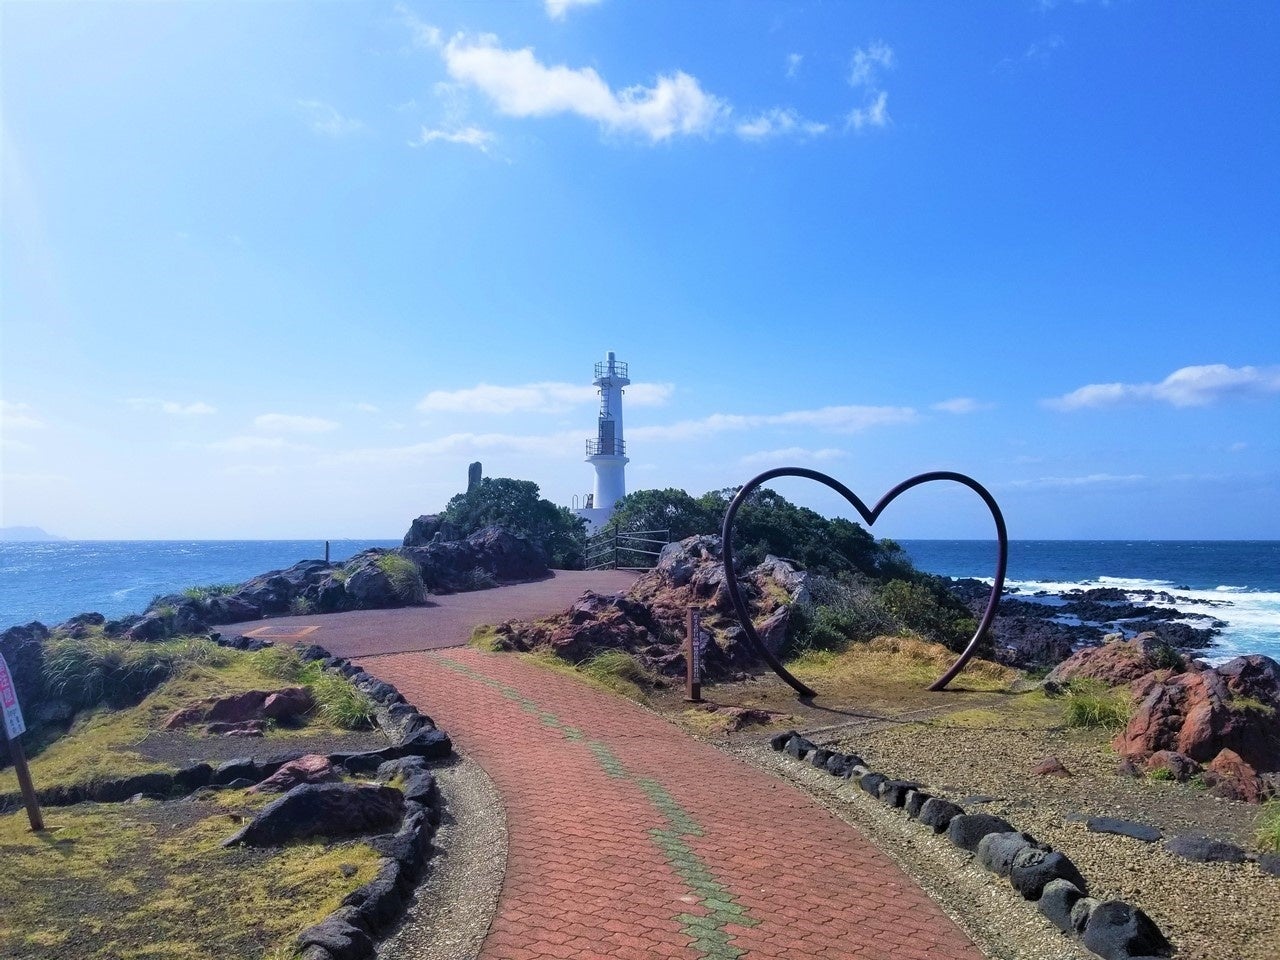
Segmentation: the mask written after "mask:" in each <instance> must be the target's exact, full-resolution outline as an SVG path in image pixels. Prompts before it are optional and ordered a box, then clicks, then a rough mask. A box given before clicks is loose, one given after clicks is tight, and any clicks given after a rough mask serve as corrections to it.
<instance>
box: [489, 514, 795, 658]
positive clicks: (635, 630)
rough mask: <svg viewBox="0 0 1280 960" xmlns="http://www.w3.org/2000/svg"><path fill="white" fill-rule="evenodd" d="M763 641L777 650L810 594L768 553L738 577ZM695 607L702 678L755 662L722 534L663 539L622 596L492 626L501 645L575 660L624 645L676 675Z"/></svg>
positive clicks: (597, 597)
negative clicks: (703, 639) (723, 556)
mask: <svg viewBox="0 0 1280 960" xmlns="http://www.w3.org/2000/svg"><path fill="white" fill-rule="evenodd" d="M739 587H740V589H741V591H742V594H743V598H744V599H745V600H746V602H747V605H748V608H749V609H750V611H751V613H752V617H753V621H754V623H755V626H756V630H757V632H758V633H759V634H760V636H761V639H762V640H763V641H764V642H765V643H766V644H767V645H769V646H771V647H772V648H773V649H774V650H775V651H776V650H778V649H780V648H781V646H782V644H783V643H784V642H785V639H786V633H787V628H788V624H789V620H790V611H791V607H792V605H793V604H794V603H796V602H797V600H804V599H806V598H807V597H808V575H807V574H806V573H804V572H803V571H800V570H797V569H796V567H795V565H794V564H792V563H791V562H789V561H787V560H784V559H782V558H779V557H773V556H770V557H767V558H766V559H765V561H764V562H763V563H761V564H760V565H759V566H757V567H755V568H753V569H751V570H748V571H746V573H744V574H743V575H742V577H741V578H740V580H739ZM690 607H698V608H700V609H701V610H702V611H703V613H702V626H703V629H705V630H707V631H708V633H709V634H710V637H711V642H710V643H708V644H707V645H706V647H705V651H704V654H703V661H702V670H703V676H704V677H706V678H708V679H713V680H714V679H724V678H728V677H732V676H736V675H739V674H740V673H742V672H743V671H744V670H745V669H746V668H747V667H749V666H751V665H752V664H753V663H754V662H755V660H756V656H755V652H754V651H753V650H752V649H751V648H750V646H749V644H748V642H747V640H746V636H745V634H744V633H743V631H742V628H741V627H740V626H739V625H738V621H737V617H736V615H735V614H734V612H733V605H732V602H731V601H730V599H729V590H728V587H727V586H726V585H725V579H724V567H723V565H722V564H721V561H720V538H719V537H713V536H697V537H689V538H688V539H686V540H682V541H680V542H679V543H671V544H667V546H666V547H664V548H663V550H662V553H661V554H660V555H659V557H658V562H657V564H656V565H655V566H654V568H653V569H652V570H650V571H649V572H647V573H645V574H644V575H643V576H641V577H640V578H639V579H638V580H637V581H636V582H635V583H634V584H633V585H632V587H631V589H629V590H628V591H627V592H626V593H623V594H616V595H613V596H604V595H601V594H597V593H592V592H587V593H584V594H583V595H582V597H580V598H579V599H578V601H577V602H576V603H575V604H574V605H573V606H572V607H571V608H570V609H569V610H568V611H566V612H565V613H563V614H561V615H560V616H558V617H554V618H552V619H551V620H545V621H539V622H538V623H520V622H509V623H505V624H502V625H501V626H500V627H499V628H498V630H497V642H498V644H499V646H501V647H504V648H508V649H515V650H532V649H535V648H543V649H550V650H552V651H554V652H555V653H556V654H557V655H558V656H561V657H563V658H564V659H566V660H570V661H573V662H580V661H582V660H585V659H587V658H589V657H590V656H592V655H593V654H595V653H598V652H600V651H602V650H623V651H626V652H627V653H630V654H631V655H632V656H634V657H635V658H636V659H637V660H639V661H640V662H641V663H642V664H643V665H644V666H645V667H647V668H648V669H650V670H652V671H654V672H656V673H660V674H666V675H668V676H676V675H679V674H680V673H682V672H683V671H684V669H685V666H684V664H685V653H684V643H685V632H686V618H687V616H688V611H689V608H690Z"/></svg>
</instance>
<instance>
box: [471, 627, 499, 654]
mask: <svg viewBox="0 0 1280 960" xmlns="http://www.w3.org/2000/svg"><path fill="white" fill-rule="evenodd" d="M467 643H468V645H469V646H472V647H475V648H476V649H477V650H483V651H484V652H485V653H497V652H498V651H499V650H501V649H502V648H501V647H500V646H499V645H498V628H497V627H493V626H487V625H486V626H480V627H476V628H475V629H474V630H472V631H471V639H470V640H469V641H467Z"/></svg>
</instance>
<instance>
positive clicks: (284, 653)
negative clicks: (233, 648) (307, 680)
mask: <svg viewBox="0 0 1280 960" xmlns="http://www.w3.org/2000/svg"><path fill="white" fill-rule="evenodd" d="M246 656H247V657H248V659H249V660H250V662H252V664H253V668H254V669H255V670H256V671H257V672H258V673H260V674H262V675H263V676H264V677H271V678H272V679H273V680H284V681H286V682H289V683H297V682H299V681H301V680H302V675H303V673H304V672H305V671H306V668H307V664H306V661H304V660H303V659H302V658H301V657H300V656H298V651H297V650H295V649H294V648H293V647H289V646H284V645H283V644H282V645H280V646H275V647H263V648H262V649H261V650H255V651H254V652H253V653H250V654H246Z"/></svg>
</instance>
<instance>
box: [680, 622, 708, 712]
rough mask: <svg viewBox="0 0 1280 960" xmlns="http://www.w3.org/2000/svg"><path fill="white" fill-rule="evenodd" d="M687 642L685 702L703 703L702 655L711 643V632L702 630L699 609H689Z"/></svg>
mask: <svg viewBox="0 0 1280 960" xmlns="http://www.w3.org/2000/svg"><path fill="white" fill-rule="evenodd" d="M686 632H687V635H688V636H687V640H686V642H685V648H684V649H685V664H686V668H687V669H686V675H685V697H684V698H685V700H686V701H688V702H689V703H701V702H702V655H703V654H704V653H705V652H706V650H707V644H708V643H710V642H711V634H710V632H709V631H706V630H703V629H702V611H701V610H700V609H698V608H697V607H690V608H689V620H688V624H687V631H686Z"/></svg>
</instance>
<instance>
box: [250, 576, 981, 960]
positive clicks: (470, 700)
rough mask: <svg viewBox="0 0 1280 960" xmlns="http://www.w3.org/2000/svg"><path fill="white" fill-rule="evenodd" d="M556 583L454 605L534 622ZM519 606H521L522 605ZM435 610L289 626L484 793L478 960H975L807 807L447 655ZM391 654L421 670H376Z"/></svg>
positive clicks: (644, 730)
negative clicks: (440, 732)
mask: <svg viewBox="0 0 1280 960" xmlns="http://www.w3.org/2000/svg"><path fill="white" fill-rule="evenodd" d="M563 576H564V575H563V574H561V575H558V576H557V577H556V579H555V580H553V581H543V582H542V584H541V585H539V584H526V585H522V586H521V587H508V588H502V589H500V590H496V591H485V592H483V593H480V594H467V595H464V596H467V597H471V598H475V599H477V600H480V599H483V600H486V601H487V608H488V610H489V611H490V615H489V616H488V617H487V621H488V622H496V621H498V620H501V619H504V618H508V617H512V616H517V615H520V614H521V611H518V610H515V609H513V607H514V606H515V605H517V603H526V604H527V605H528V606H527V608H526V609H525V610H524V611H523V614H524V615H544V614H545V613H547V612H551V611H547V610H543V609H542V606H545V604H541V598H540V596H539V594H538V592H537V591H536V590H535V591H532V592H530V591H528V590H527V589H526V588H529V587H538V586H544V587H547V586H548V585H552V584H555V583H556V581H560V580H561V577H563ZM614 576H615V577H617V578H622V577H626V576H627V575H626V574H615V575H614ZM565 585H566V584H565V583H561V586H565ZM625 585H626V583H625V582H622V583H621V584H620V586H617V587H614V589H622V588H623V587H625ZM596 589H601V587H597V588H596ZM516 590H523V591H525V593H523V594H522V595H521V596H520V598H519V599H518V600H517V601H513V595H512V593H511V592H509V591H516ZM441 599H442V600H444V599H448V598H441ZM569 599H570V600H572V599H573V598H572V597H570V598H569ZM556 602H557V603H559V607H558V608H557V607H553V609H562V608H563V607H564V606H565V605H566V604H567V601H563V600H557V601H556ZM540 604H541V605H540ZM443 608H444V604H442V605H441V607H434V608H426V609H422V608H417V609H414V610H402V611H382V612H379V616H380V619H379V620H377V621H376V623H377V624H378V630H382V631H385V633H378V631H375V630H372V628H369V629H366V628H368V626H369V625H368V624H361V625H360V626H359V634H358V635H356V634H351V635H347V636H344V635H343V631H342V629H340V627H339V625H338V624H337V623H335V622H333V621H336V620H337V618H336V617H326V618H298V620H299V621H300V622H301V621H302V620H310V621H311V622H317V621H321V622H323V624H324V626H323V630H324V631H325V634H322V633H321V632H320V631H315V632H313V633H312V634H311V635H310V636H309V637H307V638H305V639H304V640H299V641H298V642H307V641H309V640H311V639H312V638H314V642H317V643H321V644H322V645H324V646H326V647H330V649H332V650H334V652H339V651H341V652H342V653H343V654H344V655H346V656H350V657H355V658H360V659H361V662H362V665H363V666H364V668H365V669H366V670H369V671H370V672H372V673H374V674H376V675H378V676H380V677H382V678H384V679H386V680H387V681H389V682H390V683H394V684H395V685H396V686H397V687H398V688H399V689H400V690H401V692H403V693H404V695H405V696H406V697H407V698H408V699H409V700H410V701H412V702H413V703H414V704H416V705H418V706H419V707H420V708H421V709H423V710H425V711H427V712H428V713H430V714H432V715H433V716H434V717H435V719H436V721H437V722H438V723H439V724H440V726H441V727H443V728H444V729H445V730H447V731H449V733H450V735H451V736H452V737H453V739H454V741H455V743H456V744H457V745H458V747H459V748H460V749H461V750H462V751H463V752H464V753H467V754H469V755H470V756H472V757H474V758H475V759H476V760H478V761H479V762H480V764H481V765H482V766H483V767H484V769H485V770H486V771H487V772H488V773H489V775H490V777H492V779H493V781H494V783H495V784H496V786H497V789H498V791H499V793H500V794H501V795H502V799H503V802H504V804H505V805H506V814H507V827H508V834H509V852H508V860H507V872H506V877H505V879H504V882H503V888H502V895H501V898H500V900H499V904H498V911H497V915H496V916H495V918H494V921H493V924H492V927H491V928H490V931H489V935H488V937H487V938H486V940H485V942H484V946H483V947H482V949H481V953H480V957H481V958H482V960H553V958H564V960H568V958H581V960H597V958H602V957H609V958H617V960H653V958H664V957H671V958H682V960H735V958H739V957H745V958H750V960H757V958H758V960H766V958H768V960H784V958H785V960H809V958H830V960H837V958H839V960H843V958H854V957H858V958H882V960H890V958H893V960H898V958H913V960H926V958H929V960H978V958H980V957H982V953H981V952H980V951H979V950H978V949H977V948H976V947H975V946H974V945H973V943H972V942H971V941H970V940H969V939H968V938H967V937H966V936H965V935H964V934H963V933H962V932H961V931H960V930H959V928H958V927H956V925H955V924H954V923H953V922H952V921H951V920H949V919H948V918H947V917H946V916H945V915H944V914H943V913H942V912H941V910H940V909H939V908H938V906H937V905H936V904H935V903H934V902H933V901H932V900H930V899H929V898H928V897H927V896H926V895H925V894H924V893H923V892H922V891H921V890H920V889H919V887H917V886H916V885H915V884H914V883H913V882H912V881H911V880H910V879H909V878H908V877H907V876H906V875H905V874H903V873H902V872H901V870H899V868H898V867H897V866H896V865H895V864H893V862H892V861H890V860H889V859H888V858H887V857H886V856H885V855H884V854H882V853H881V852H880V851H879V850H877V849H876V848H875V847H874V846H872V845H871V843H870V842H869V841H868V840H867V839H866V838H865V837H864V836H863V835H862V834H861V833H859V832H858V831H857V830H855V829H854V828H853V827H851V826H849V825H848V824H846V823H844V822H843V821H841V820H838V819H836V818H835V817H833V816H832V815H831V814H830V813H828V812H827V810H826V809H825V808H824V807H823V806H821V805H820V804H819V803H818V802H817V801H815V800H814V799H812V798H811V797H809V796H808V795H807V794H805V793H803V792H801V791H799V790H797V789H796V788H794V787H792V786H790V785H788V784H786V783H784V782H782V781H780V780H778V779H776V778H774V777H771V776H769V775H768V774H765V773H763V772H761V771H758V770H756V769H754V768H752V767H748V766H746V765H745V764H743V763H741V762H740V761H738V760H735V759H733V758H732V757H729V756H728V755H726V754H724V753H722V752H720V751H718V750H716V749H714V748H713V747H711V746H708V745H706V744H704V743H701V742H699V741H697V740H694V739H692V738H691V737H689V736H687V735H686V734H684V733H683V732H682V731H680V730H679V729H678V728H677V727H675V726H673V725H672V724H670V723H667V722H666V721H664V720H663V719H662V718H660V717H659V716H657V715H656V714H654V713H652V712H651V711H648V710H645V709H643V708H642V707H639V706H637V705H635V704H633V703H631V702H630V701H627V700H624V699H623V698H621V697H618V696H614V695H612V694H609V693H605V692H602V691H599V690H597V689H595V688H593V687H590V686H588V685H586V684H584V683H581V682H579V681H578V680H575V679H573V678H570V677H567V676H563V675H560V674H557V673H554V672H551V671H548V670H545V669H542V668H540V667H537V666H534V665H531V664H529V663H527V662H525V661H524V660H522V659H520V658H518V657H514V656H511V655H504V654H486V653H481V652H478V651H476V650H472V649H469V648H455V649H438V648H440V647H444V646H447V645H448V644H450V643H453V644H456V643H458V642H460V638H461V639H465V637H466V636H467V635H469V634H470V627H468V628H467V629H466V631H465V632H461V631H460V627H461V626H462V625H463V624H462V621H463V620H465V619H466V618H465V617H459V616H448V617H445V618H443V619H442V621H441V622H440V623H439V624H436V623H434V622H433V620H434V618H433V616H432V614H435V615H437V616H438V614H439V612H440V611H441V610H442V609H443ZM538 611H541V612H538ZM348 616H349V615H348ZM400 618H404V622H403V626H404V629H405V631H406V632H411V633H412V634H413V637H414V639H413V640H409V639H406V638H404V637H402V636H401V634H400V633H399V632H398V631H397V621H398V620H399V619H400ZM479 622H483V621H479ZM272 623H273V624H280V623H281V621H272ZM250 626H252V625H250ZM472 626H474V624H472ZM437 627H438V628H439V629H437ZM277 636H280V638H281V639H285V637H283V636H282V635H279V634H277ZM362 638H363V639H362ZM402 643H403V644H408V643H416V644H417V647H416V648H411V649H416V650H417V651H419V652H409V653H396V654H389V655H388V654H387V652H386V651H387V650H388V649H391V648H395V647H397V645H398V644H402ZM431 647H435V648H437V649H432V650H430V651H429V652H426V648H431ZM401 648H402V649H403V645H402V646H401ZM362 653H363V657H362V656H361V654H362Z"/></svg>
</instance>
